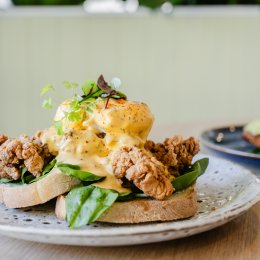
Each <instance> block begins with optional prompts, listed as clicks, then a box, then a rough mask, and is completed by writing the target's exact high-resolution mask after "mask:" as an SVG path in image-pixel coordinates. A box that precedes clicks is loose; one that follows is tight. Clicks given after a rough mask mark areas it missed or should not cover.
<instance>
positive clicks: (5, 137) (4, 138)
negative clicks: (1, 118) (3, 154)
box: [0, 134, 8, 145]
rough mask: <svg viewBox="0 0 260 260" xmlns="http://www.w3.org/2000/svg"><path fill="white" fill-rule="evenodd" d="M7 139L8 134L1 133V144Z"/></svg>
mask: <svg viewBox="0 0 260 260" xmlns="http://www.w3.org/2000/svg"><path fill="white" fill-rule="evenodd" d="M7 139H8V137H7V136H6V135H2V134H0V145H1V144H2V143H4V142H5V141H6V140H7Z"/></svg>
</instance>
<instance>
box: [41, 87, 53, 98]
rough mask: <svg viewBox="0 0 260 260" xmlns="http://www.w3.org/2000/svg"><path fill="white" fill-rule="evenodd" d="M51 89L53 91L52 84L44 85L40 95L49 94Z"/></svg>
mask: <svg viewBox="0 0 260 260" xmlns="http://www.w3.org/2000/svg"><path fill="white" fill-rule="evenodd" d="M51 89H52V90H54V87H53V85H52V84H47V85H45V86H44V87H43V88H42V90H41V93H40V95H41V96H43V95H44V94H46V93H47V92H49V91H50V90H51Z"/></svg>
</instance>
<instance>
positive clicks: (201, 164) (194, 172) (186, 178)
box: [172, 158, 209, 191]
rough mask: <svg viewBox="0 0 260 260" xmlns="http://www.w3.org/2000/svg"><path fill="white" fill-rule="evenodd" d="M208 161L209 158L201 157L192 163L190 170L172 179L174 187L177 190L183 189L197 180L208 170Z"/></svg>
mask: <svg viewBox="0 0 260 260" xmlns="http://www.w3.org/2000/svg"><path fill="white" fill-rule="evenodd" d="M208 163H209V159H208V158H203V159H200V160H198V161H196V162H195V163H194V164H193V165H192V167H191V169H190V170H189V171H188V172H186V173H184V174H183V175H181V176H179V177H177V178H175V179H174V180H173V181H172V186H173V187H174V189H175V191H179V190H183V189H185V188H187V187H188V186H190V185H191V184H192V183H193V182H194V181H196V180H197V178H198V177H199V176H200V175H202V174H203V173H204V172H205V171H206V169H207V166H208Z"/></svg>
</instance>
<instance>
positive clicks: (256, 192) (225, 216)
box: [0, 156, 260, 238]
mask: <svg viewBox="0 0 260 260" xmlns="http://www.w3.org/2000/svg"><path fill="white" fill-rule="evenodd" d="M206 157H209V158H213V156H206ZM214 158H215V159H216V157H214ZM217 160H219V161H226V162H228V163H230V164H231V165H235V166H236V167H237V168H238V169H240V170H241V171H242V172H243V174H247V175H248V176H250V178H251V179H252V183H251V185H254V186H255V189H251V186H250V189H248V190H247V192H246V195H249V199H248V200H247V201H244V202H243V203H241V204H236V207H231V208H230V206H228V207H227V210H226V211H225V212H220V213H218V214H215V215H213V216H211V217H210V218H209V219H207V220H206V221H205V219H204V221H203V223H201V220H200V219H193V218H190V219H187V220H184V221H185V222H184V221H182V222H180V221H171V222H164V223H151V224H134V225H133V226H132V227H131V228H129V226H128V227H124V225H120V224H119V225H117V226H116V227H110V228H109V229H106V230H99V229H95V230H89V229H82V230H81V229H77V230H74V229H70V230H68V229H66V230H62V229H51V230H50V229H44V228H36V227H28V226H26V227H17V226H11V225H8V224H0V233H1V231H2V232H4V233H6V232H13V234H15V233H23V234H35V235H51V236H52V237H55V236H57V237H60V236H70V237H74V236H75V237H85V236H88V237H89V238H91V237H92V238H95V237H113V236H122V237H123V236H129V235H131V236H134V235H140V234H142V235H144V234H151V235H152V234H157V233H161V232H172V231H185V230H189V231H190V232H191V231H192V229H194V231H195V232H191V233H193V234H194V233H199V232H202V230H203V231H206V230H209V229H211V228H214V227H216V226H220V225H222V224H224V223H226V222H228V221H230V220H231V219H234V218H235V217H237V216H239V215H241V214H242V213H244V212H245V211H247V210H248V209H249V208H250V207H252V206H253V205H254V204H256V203H257V202H258V201H260V179H259V178H258V177H257V176H256V175H254V174H253V173H252V172H251V171H250V170H247V169H246V168H244V167H242V166H240V165H238V164H235V163H232V162H230V161H227V160H224V159H219V158H218V159H217ZM242 193H245V191H243V192H242ZM222 208H225V206H223V207H222ZM118 227H120V228H118ZM198 228H200V231H198V230H197V229H198ZM196 230H197V231H196Z"/></svg>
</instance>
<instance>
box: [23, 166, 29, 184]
mask: <svg viewBox="0 0 260 260" xmlns="http://www.w3.org/2000/svg"><path fill="white" fill-rule="evenodd" d="M27 171H28V169H27V168H26V167H23V169H22V173H21V181H22V184H24V183H25V173H26V172H27Z"/></svg>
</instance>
